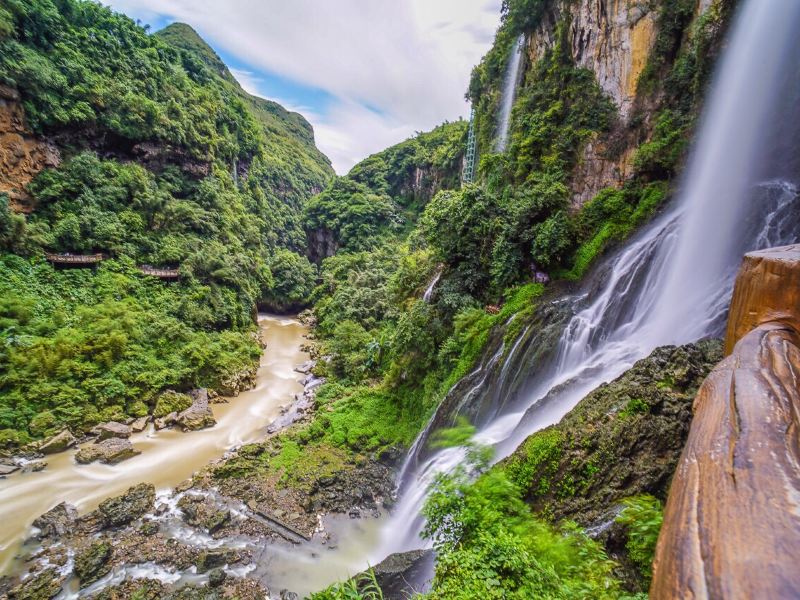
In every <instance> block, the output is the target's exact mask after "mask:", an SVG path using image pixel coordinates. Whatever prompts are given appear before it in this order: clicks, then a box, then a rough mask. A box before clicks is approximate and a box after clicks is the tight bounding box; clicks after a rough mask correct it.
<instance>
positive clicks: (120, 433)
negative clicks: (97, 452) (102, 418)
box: [92, 421, 131, 441]
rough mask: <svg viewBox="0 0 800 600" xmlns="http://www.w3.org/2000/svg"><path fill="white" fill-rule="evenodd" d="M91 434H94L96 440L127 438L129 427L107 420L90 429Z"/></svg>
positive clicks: (129, 432) (129, 433) (129, 431)
mask: <svg viewBox="0 0 800 600" xmlns="http://www.w3.org/2000/svg"><path fill="white" fill-rule="evenodd" d="M92 435H96V436H97V439H98V441H103V440H107V439H109V438H121V439H127V438H129V437H131V427H130V426H128V425H125V424H124V423H117V422H116V421H109V422H108V423H101V424H100V425H98V426H96V427H95V428H94V429H92Z"/></svg>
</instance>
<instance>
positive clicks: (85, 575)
mask: <svg viewBox="0 0 800 600" xmlns="http://www.w3.org/2000/svg"><path fill="white" fill-rule="evenodd" d="M111 554H112V549H111V544H109V543H107V542H105V541H97V542H94V543H93V544H92V545H91V546H89V547H88V548H86V549H84V550H83V551H81V552H80V553H79V554H78V555H77V556H76V557H75V567H74V569H73V573H75V575H76V576H77V577H78V579H80V582H81V587H82V588H84V587H86V586H87V585H89V584H90V583H94V582H95V581H97V580H98V579H100V578H101V577H102V576H103V575H105V574H106V573H108V572H109V571H110V570H111Z"/></svg>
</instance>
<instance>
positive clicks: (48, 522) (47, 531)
mask: <svg viewBox="0 0 800 600" xmlns="http://www.w3.org/2000/svg"><path fill="white" fill-rule="evenodd" d="M77 519H78V511H77V509H76V508H75V507H74V506H73V505H72V504H68V503H66V502H61V503H60V504H56V505H55V506H54V507H53V508H51V509H50V510H48V511H47V512H46V513H44V514H43V515H41V516H39V517H37V518H36V519H35V520H34V521H33V526H34V527H36V528H37V529H39V535H38V536H37V537H38V538H39V539H44V538H58V537H61V536H62V535H64V534H65V533H67V532H68V531H70V530H71V529H72V527H73V526H74V525H75V521H77Z"/></svg>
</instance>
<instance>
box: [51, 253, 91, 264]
mask: <svg viewBox="0 0 800 600" xmlns="http://www.w3.org/2000/svg"><path fill="white" fill-rule="evenodd" d="M46 256H47V260H49V261H50V262H51V263H53V264H58V265H93V264H96V263H99V262H100V261H101V260H103V258H104V257H103V255H102V254H51V253H47V254H46Z"/></svg>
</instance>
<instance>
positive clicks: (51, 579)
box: [8, 569, 64, 600]
mask: <svg viewBox="0 0 800 600" xmlns="http://www.w3.org/2000/svg"><path fill="white" fill-rule="evenodd" d="M63 579H64V578H63V577H61V576H59V574H58V571H57V570H56V569H47V570H46V571H42V572H41V573H39V574H38V575H35V576H33V577H29V578H28V579H26V580H25V581H23V582H22V583H20V584H19V585H18V586H17V587H15V588H14V589H13V590H11V591H10V592H9V594H8V597H9V598H11V599H12V600H48V599H49V598H54V597H55V596H56V595H58V593H59V592H60V591H61V582H62V581H63Z"/></svg>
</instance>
